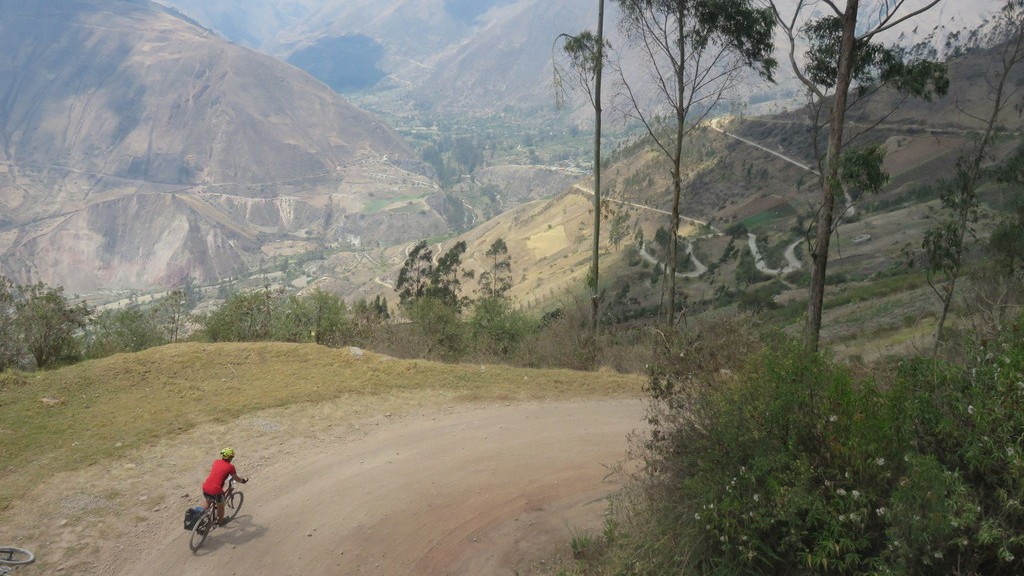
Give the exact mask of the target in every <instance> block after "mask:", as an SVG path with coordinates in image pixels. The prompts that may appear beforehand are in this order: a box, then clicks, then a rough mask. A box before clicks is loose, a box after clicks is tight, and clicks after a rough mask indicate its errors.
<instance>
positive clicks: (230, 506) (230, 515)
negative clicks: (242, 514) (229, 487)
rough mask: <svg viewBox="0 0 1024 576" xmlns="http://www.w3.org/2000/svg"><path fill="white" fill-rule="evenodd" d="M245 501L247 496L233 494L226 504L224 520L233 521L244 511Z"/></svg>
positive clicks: (237, 493)
mask: <svg viewBox="0 0 1024 576" xmlns="http://www.w3.org/2000/svg"><path fill="white" fill-rule="evenodd" d="M243 501H245V494H242V493H241V492H232V494H231V496H230V497H229V498H228V499H227V500H226V501H225V502H224V519H225V520H233V519H234V518H235V516H238V511H239V510H241V509H242V502H243Z"/></svg>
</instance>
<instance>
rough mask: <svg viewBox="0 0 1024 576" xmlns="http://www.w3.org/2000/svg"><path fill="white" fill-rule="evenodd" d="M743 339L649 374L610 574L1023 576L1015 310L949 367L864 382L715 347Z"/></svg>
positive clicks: (730, 328) (911, 369) (1023, 437)
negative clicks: (647, 406) (642, 437)
mask: <svg viewBox="0 0 1024 576" xmlns="http://www.w3.org/2000/svg"><path fill="white" fill-rule="evenodd" d="M746 333H749V330H748V332H743V331H742V330H737V327H736V325H735V323H733V324H727V325H725V326H722V327H720V328H719V329H717V330H715V331H712V332H710V333H706V334H701V335H695V336H693V337H691V338H690V339H689V340H687V341H678V342H669V343H668V345H667V346H666V349H665V353H664V355H663V356H662V360H661V361H659V362H656V363H654V364H652V368H651V372H650V381H649V389H648V390H649V393H650V395H651V398H652V410H651V411H650V413H651V417H650V423H651V431H650V433H649V435H648V437H647V440H646V442H645V443H644V445H643V449H644V452H643V454H644V457H643V463H642V470H643V471H644V472H643V475H642V476H641V479H640V480H639V481H638V482H636V483H635V484H634V485H632V487H631V491H626V492H624V493H623V496H622V498H623V505H622V508H621V509H620V510H619V513H618V514H617V515H616V516H615V517H614V526H615V527H616V532H615V539H614V541H612V542H608V544H613V545H614V547H616V548H618V550H615V551H611V552H609V553H608V555H607V558H608V561H609V562H610V563H611V564H613V565H614V566H612V567H610V568H611V570H610V572H611V573H617V574H637V575H639V574H644V575H660V574H664V575H668V574H681V573H682V574H715V575H717V574H721V575H734V574H766V575H767V574H836V575H861V574H864V575H867V574H892V575H897V574H899V575H916V574H986V575H994V576H1002V575H1007V576H1009V575H1012V574H1020V573H1022V572H1024V506H1022V504H1021V502H1022V501H1024V456H1022V454H1024V452H1022V451H1024V411H1022V410H1020V406H1021V405H1022V402H1024V317H1022V318H1019V319H1018V322H1017V324H1016V325H1015V326H1014V327H1013V328H1012V329H1009V330H1006V331H1005V332H1004V333H1003V334H1001V335H1000V336H999V337H998V338H997V339H996V340H994V341H991V342H989V343H988V345H987V346H978V347H974V348H973V349H972V351H971V352H969V353H968V354H966V355H965V358H964V359H963V361H962V362H958V363H956V364H950V363H944V362H939V361H933V360H926V359H907V360H903V361H900V362H898V363H896V364H894V365H892V366H891V367H889V368H888V369H886V370H880V371H878V372H877V373H876V374H875V375H874V376H868V375H864V376H859V377H858V376H855V375H854V374H853V373H852V372H851V371H850V370H849V369H848V368H846V367H844V366H842V365H839V364H836V363H834V362H832V361H830V360H828V359H827V358H826V357H824V356H823V355H820V354H810V353H808V352H807V349H806V347H805V346H803V345H802V344H801V343H799V342H796V341H793V340H789V339H787V338H785V337H778V336H774V337H773V338H772V339H771V340H772V341H773V343H772V344H771V345H770V346H768V347H767V348H764V349H763V350H760V351H757V349H758V347H757V345H756V344H755V345H754V346H751V342H749V341H748V342H746V343H740V342H728V343H723V342H727V340H725V339H726V338H728V336H727V335H726V334H732V335H743V334H746ZM751 352H753V353H752V354H751ZM610 525H612V524H611V523H610Z"/></svg>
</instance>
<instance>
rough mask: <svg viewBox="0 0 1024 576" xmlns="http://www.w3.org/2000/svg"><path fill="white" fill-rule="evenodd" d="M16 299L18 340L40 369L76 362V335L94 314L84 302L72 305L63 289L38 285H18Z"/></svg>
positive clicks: (15, 325) (15, 329)
mask: <svg viewBox="0 0 1024 576" xmlns="http://www.w3.org/2000/svg"><path fill="white" fill-rule="evenodd" d="M17 291H18V293H17V295H16V296H15V303H14V310H15V315H16V317H15V320H14V334H15V338H16V339H17V340H18V341H19V342H20V345H21V347H23V348H24V349H25V350H27V352H28V353H29V354H30V355H31V356H32V358H33V359H34V360H35V363H36V367H37V368H49V367H51V366H53V365H54V364H56V363H57V362H59V361H62V360H73V359H75V358H76V357H77V356H78V354H79V353H80V351H79V350H78V341H77V340H76V338H75V337H76V334H77V333H78V332H79V331H80V330H81V329H82V328H84V327H85V325H86V323H87V321H88V319H89V316H90V315H91V314H92V311H91V310H90V309H89V307H88V306H86V304H85V302H79V303H78V304H74V303H72V302H71V301H70V300H68V298H67V297H66V296H65V295H64V288H63V287H58V288H52V287H50V286H47V285H46V284H44V283H42V282H39V283H36V284H33V285H31V286H18V287H17Z"/></svg>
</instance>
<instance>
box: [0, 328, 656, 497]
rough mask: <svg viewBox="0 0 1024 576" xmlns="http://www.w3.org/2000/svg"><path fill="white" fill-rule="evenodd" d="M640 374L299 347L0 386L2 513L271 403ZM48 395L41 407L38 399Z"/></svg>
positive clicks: (74, 371)
mask: <svg viewBox="0 0 1024 576" xmlns="http://www.w3.org/2000/svg"><path fill="white" fill-rule="evenodd" d="M641 386H642V377H640V376H635V375H622V374H616V373H614V372H607V371H602V372H598V373H591V372H586V373H584V372H573V371H569V370H529V369H518V368H509V367H505V366H487V365H449V364H438V363H433V362H426V361H414V360H397V359H393V358H389V357H385V356H380V355H376V354H373V353H369V352H360V353H355V354H354V353H353V352H352V351H350V350H349V349H330V348H324V347H321V346H316V345H308V344H281V343H258V344H251V343H246V344H197V343H188V344H175V345H170V346H164V347H161V348H155V349H152V350H147V351H144V352H141V353H138V354H120V355H117V356H112V357H110V358H105V359H102V360H97V361H91V362H85V363H82V364H79V365H75V366H71V367H68V368H64V369H61V370H56V371H52V372H42V373H38V374H30V375H25V376H23V377H11V376H10V375H8V376H6V377H5V378H4V379H2V380H0V387H2V390H0V392H2V394H0V510H3V509H6V508H7V507H8V506H9V505H10V503H11V502H12V501H13V500H14V499H16V498H19V497H21V496H23V495H25V494H26V493H28V492H29V491H30V490H31V489H32V488H33V487H34V486H35V485H36V484H37V483H38V482H39V481H40V479H42V478H44V477H46V476H48V475H52V474H54V473H56V472H58V471H69V470H76V469H81V468H84V467H86V466H88V465H90V464H94V463H97V462H100V461H102V460H104V459H108V458H116V457H126V456H130V455H131V454H132V452H133V451H139V450H142V449H143V448H145V447H147V446H150V445H152V444H154V443H155V442H157V441H158V440H159V439H161V438H164V437H167V436H173V435H176V434H184V433H186V432H189V431H191V430H193V429H195V428H197V427H199V426H202V425H207V424H214V423H217V422H224V421H229V420H232V419H236V418H238V417H240V416H243V415H245V414H250V413H253V412H256V411H260V410H266V409H271V408H281V407H289V406H298V405H314V404H317V403H321V402H327V401H331V400H336V399H339V398H348V399H351V401H352V402H353V403H358V404H361V405H365V404H367V403H373V404H376V405H379V406H381V407H382V408H381V409H382V410H394V409H396V408H397V409H398V410H401V409H402V408H403V407H411V406H426V405H437V404H441V403H462V402H477V401H480V402H485V401H519V400H548V399H552V400H553V399H567V398H576V397H598V396H616V395H626V394H628V395H635V394H638V393H639V390H640V388H641ZM44 398H46V399H50V401H48V402H44V401H43V399H44Z"/></svg>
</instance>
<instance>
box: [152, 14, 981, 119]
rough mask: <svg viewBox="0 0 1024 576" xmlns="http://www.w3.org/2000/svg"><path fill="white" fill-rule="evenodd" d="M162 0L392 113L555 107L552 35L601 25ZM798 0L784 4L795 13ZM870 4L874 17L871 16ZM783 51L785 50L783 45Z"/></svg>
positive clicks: (612, 35) (573, 19) (622, 46)
mask: <svg viewBox="0 0 1024 576" xmlns="http://www.w3.org/2000/svg"><path fill="white" fill-rule="evenodd" d="M162 1H164V2H165V3H166V4H168V5H170V6H175V7H176V8H178V9H180V10H181V11H182V12H184V13H186V14H188V15H190V16H192V17H193V18H196V19H197V20H198V21H200V22H202V23H203V24H204V25H206V26H210V27H211V28H213V29H215V30H217V31H218V32H220V33H222V34H224V35H225V36H227V37H228V38H230V39H232V40H234V41H237V42H241V43H244V44H246V45H248V46H251V47H253V48H256V49H259V50H261V51H263V52H265V53H267V54H271V55H274V56H276V57H279V58H282V59H286V60H288V61H289V62H292V63H294V64H296V65H298V66H300V67H302V68H303V69H305V70H307V71H309V72H311V73H313V74H314V75H315V76H317V77H318V78H320V79H321V80H323V81H324V82H326V83H328V84H329V85H331V86H332V87H333V88H335V89H336V90H339V91H341V92H345V93H349V92H361V93H370V94H375V95H380V96H384V97H386V99H385V101H384V102H379V101H375V104H376V105H378V106H379V107H380V108H382V109H383V108H387V109H388V112H390V113H395V114H399V113H408V112H409V111H410V110H412V109H414V110H417V111H420V112H422V111H426V112H428V113H430V114H431V115H435V116H446V115H447V116H456V115H461V114H466V113H469V114H476V115H490V114H495V113H502V112H518V113H519V114H520V115H521V116H525V115H527V114H530V115H534V114H536V113H537V112H538V111H542V112H546V113H548V114H550V113H551V112H552V111H553V106H552V104H553V101H554V96H553V90H552V66H551V60H552V55H553V52H552V48H553V44H554V42H555V38H556V37H557V36H558V35H559V34H561V33H576V32H579V31H581V30H585V29H590V30H593V29H594V28H595V27H596V25H597V2H594V1H580V0H319V1H315V0H162ZM794 3H795V0H781V1H780V2H779V5H780V7H781V9H782V11H783V13H789V12H791V10H792V5H793V4H794ZM918 4H920V3H917V4H914V6H917V5H918ZM1000 4H1001V1H1000V0H964V1H958V2H955V3H954V2H946V3H941V4H939V5H938V6H936V7H935V8H933V9H932V10H930V11H928V12H926V13H924V14H922V15H920V16H918V17H916V18H915V19H914V20H913V22H912V25H910V26H905V27H902V28H899V29H897V30H896V31H894V32H893V34H891V35H890V36H889V37H887V38H886V40H887V41H892V42H898V41H901V40H902V41H904V42H907V41H911V40H914V41H918V40H921V39H923V38H924V37H925V36H926V35H927V34H929V33H932V32H933V31H934V32H935V35H936V38H937V39H938V40H937V42H938V43H939V44H941V42H942V40H943V39H944V38H946V37H947V35H948V34H949V33H951V32H955V31H957V30H963V29H973V28H975V27H976V26H978V25H979V24H981V23H982V22H983V21H984V19H985V17H986V14H987V13H989V12H990V11H992V10H993V9H995V8H996V7H997V6H998V5H1000ZM903 11H904V12H905V11H906V9H904V10H903ZM862 12H863V17H864V20H865V21H867V20H869V19H870V18H871V17H872V16H873V15H874V12H873V11H871V10H867V9H862ZM811 13H812V14H819V15H820V14H822V13H824V9H823V8H822V7H821V6H818V7H816V8H815V10H814V11H812V12H811ZM617 21H618V4H617V3H616V2H615V1H614V0H607V1H606V16H605V32H606V35H607V36H608V38H609V40H610V42H611V43H612V45H613V47H614V48H615V49H616V50H618V51H620V53H621V62H622V64H623V65H624V66H626V67H627V69H629V68H630V67H635V66H636V55H635V54H630V53H629V50H628V44H629V43H628V42H627V41H626V40H625V39H624V38H622V36H621V34H620V33H619V30H618V27H617ZM901 34H902V36H901ZM780 40H781V39H780ZM779 60H780V62H786V61H787V60H788V56H787V55H785V54H780V55H779ZM779 77H780V78H779V80H780V87H776V88H775V90H774V91H776V92H779V91H780V90H781V91H785V92H790V91H792V88H793V87H792V84H791V83H789V82H787V77H788V73H787V72H786V71H785V70H780V74H779ZM608 80H609V81H611V80H612V79H611V78H609V79H608ZM765 90H766V89H762V88H758V89H756V90H753V91H752V94H755V93H756V94H757V99H758V100H760V101H763V100H764V99H766V98H768V97H770V94H766V93H763V92H765ZM767 90H768V91H769V92H770V91H771V90H772V89H767ZM610 95H611V94H609V96H610ZM579 104H580V105H581V106H582V105H583V103H582V102H580V103H579Z"/></svg>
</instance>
